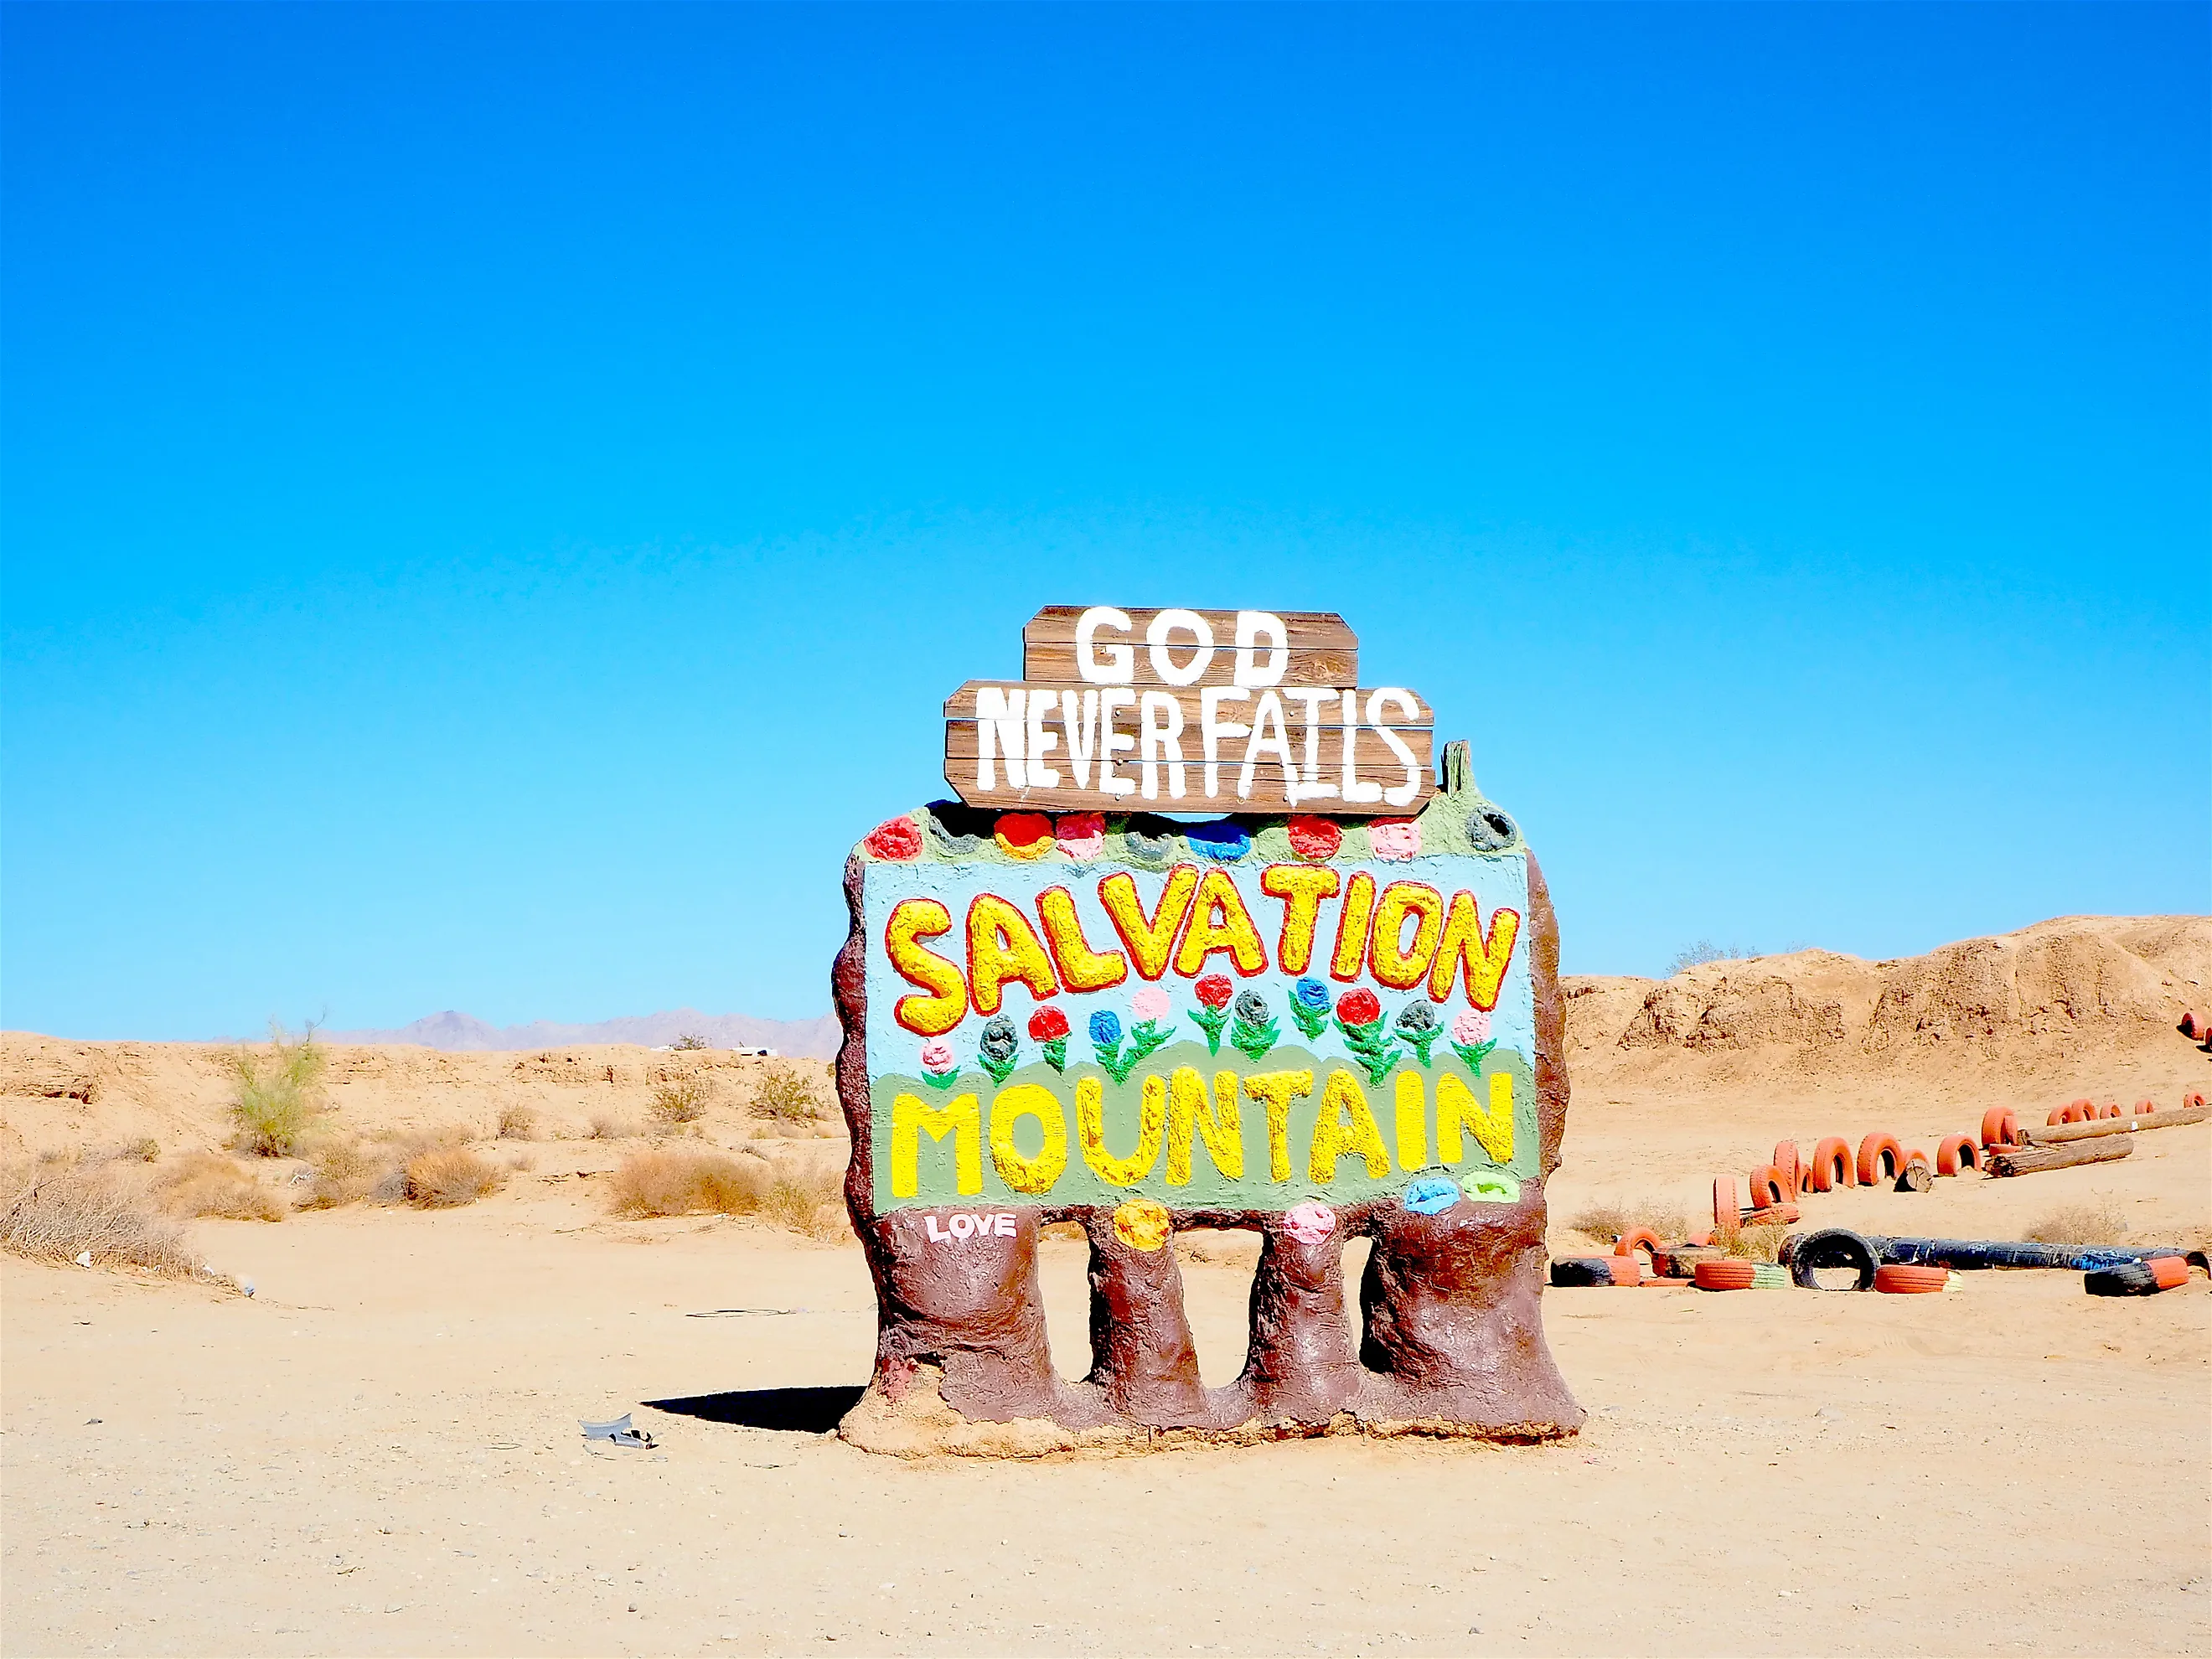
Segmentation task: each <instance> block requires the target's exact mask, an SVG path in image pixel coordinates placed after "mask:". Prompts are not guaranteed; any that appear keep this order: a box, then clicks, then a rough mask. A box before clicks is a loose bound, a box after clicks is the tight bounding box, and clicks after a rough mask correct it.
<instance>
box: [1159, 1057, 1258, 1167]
mask: <svg viewBox="0 0 2212 1659" xmlns="http://www.w3.org/2000/svg"><path fill="white" fill-rule="evenodd" d="M1194 1130H1195V1131H1196V1132H1197V1137H1198V1139H1202V1140H1204V1141H1205V1142H1206V1155H1207V1156H1208V1157H1209V1158H1212V1160H1213V1167H1214V1168H1215V1169H1217V1170H1220V1171H1221V1173H1222V1174H1223V1175H1225V1176H1227V1177H1228V1178H1229V1179H1230V1180H1231V1181H1238V1180H1242V1179H1243V1175H1244V1133H1243V1122H1242V1121H1241V1120H1240V1119H1239V1117H1238V1115H1237V1073H1234V1072H1216V1073H1214V1074H1213V1103H1212V1105H1208V1104H1207V1103H1206V1080H1205V1079H1203V1078H1201V1077H1200V1076H1199V1074H1198V1068H1197V1067H1196V1066H1176V1068H1175V1073H1174V1075H1172V1076H1171V1077H1170V1078H1169V1079H1168V1185H1169V1186H1170V1187H1187V1186H1188V1185H1189V1184H1190V1165H1191V1141H1192V1132H1193V1131H1194Z"/></svg>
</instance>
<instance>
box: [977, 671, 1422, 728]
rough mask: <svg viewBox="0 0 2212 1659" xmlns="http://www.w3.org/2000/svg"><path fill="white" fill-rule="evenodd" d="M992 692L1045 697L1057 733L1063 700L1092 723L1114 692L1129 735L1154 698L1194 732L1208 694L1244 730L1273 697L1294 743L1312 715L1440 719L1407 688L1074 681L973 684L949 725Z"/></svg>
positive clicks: (1380, 721) (1324, 722)
mask: <svg viewBox="0 0 2212 1659" xmlns="http://www.w3.org/2000/svg"><path fill="white" fill-rule="evenodd" d="M986 689H991V690H997V691H999V692H1000V693H1006V692H1012V691H1020V692H1023V693H1024V694H1025V695H1027V696H1034V695H1035V694H1036V693H1038V692H1042V693H1043V694H1044V695H1045V696H1047V697H1048V698H1049V699H1051V700H1052V702H1053V704H1054V712H1053V713H1052V714H1048V715H1047V716H1046V717H1045V718H1046V719H1047V720H1049V721H1050V722H1051V724H1052V725H1053V726H1054V727H1055V728H1058V727H1060V726H1063V725H1064V724H1065V723H1066V722H1065V717H1064V712H1065V708H1066V705H1065V704H1064V703H1063V702H1062V701H1061V699H1062V697H1063V696H1064V695H1065V694H1068V693H1073V695H1074V697H1075V708H1076V711H1077V717H1078V718H1079V719H1088V718H1095V716H1091V715H1089V714H1086V713H1085V710H1086V709H1087V708H1088V707H1089V705H1088V704H1086V703H1085V698H1086V697H1091V698H1100V699H1103V696H1104V695H1105V694H1106V693H1108V692H1111V693H1112V694H1113V696H1114V699H1115V704H1114V706H1115V710H1116V714H1115V723H1116V725H1117V726H1118V727H1119V729H1121V730H1122V731H1125V732H1133V731H1135V730H1136V729H1137V723H1138V718H1139V717H1138V708H1139V699H1140V698H1143V697H1148V696H1149V697H1172V698H1174V699H1175V702H1176V708H1178V709H1180V710H1181V711H1182V723H1183V730H1184V731H1185V732H1196V731H1198V730H1199V729H1200V725H1201V724H1202V722H1203V721H1204V720H1205V713H1206V702H1207V701H1208V696H1207V694H1208V693H1209V692H1210V693H1211V694H1212V698H1211V700H1212V702H1213V704H1214V708H1215V714H1214V718H1215V719H1216V720H1226V721H1233V722H1236V723H1238V724H1241V725H1249V724H1250V723H1251V721H1252V719H1253V717H1254V716H1255V714H1258V712H1259V711H1260V708H1261V703H1262V699H1263V698H1266V697H1269V696H1272V698H1273V705H1272V706H1273V708H1277V709H1279V710H1280V711H1281V714H1282V718H1283V723H1284V725H1285V727H1286V728H1287V729H1288V731H1289V732H1290V734H1291V738H1292V739H1293V740H1294V741H1295V740H1297V739H1298V738H1299V735H1300V733H1302V732H1304V729H1305V726H1306V720H1307V717H1308V711H1309V710H1310V711H1311V715H1312V720H1313V723H1314V724H1315V725H1316V726H1327V727H1335V726H1346V725H1359V726H1391V727H1393V728H1398V729H1411V728H1416V727H1420V726H1434V725H1435V724H1436V719H1437V715H1436V710H1434V709H1433V708H1430V707H1429V705H1428V703H1427V702H1425V701H1424V700H1423V699H1422V697H1421V696H1420V694H1419V693H1418V692H1416V691H1412V690H1407V688H1405V687H1403V686H1352V685H1350V684H1346V685H1344V686H1340V687H1336V688H1333V689H1334V690H1335V693H1336V695H1335V696H1332V697H1327V698H1323V697H1318V696H1315V695H1313V694H1314V693H1315V692H1316V691H1319V690H1322V689H1324V688H1322V687H1319V686H1315V687H1306V688H1301V687H1295V686H1268V687H1264V688H1259V689H1248V688H1246V687H1243V686H1200V685H1181V686H1176V685H1107V686H1099V685H1084V684H1079V683H1077V682H1074V681H1071V680H1044V681H1030V680H1023V681H1009V680H969V682H968V683H967V684H964V685H963V686H962V687H961V688H960V689H959V690H957V691H955V692H954V693H953V694H952V695H951V696H949V697H947V698H946V699H945V719H947V720H975V698H976V694H977V693H978V692H980V691H982V690H986ZM1346 690H1349V691H1350V692H1351V693H1352V696H1353V697H1354V698H1355V699H1356V700H1357V701H1356V702H1355V704H1354V708H1355V709H1356V711H1357V712H1356V713H1355V714H1354V715H1353V718H1352V720H1346V719H1345V716H1344V693H1345V692H1346ZM1378 691H1380V692H1382V693H1383V694H1384V695H1383V696H1382V698H1381V699H1380V700H1379V701H1378V700H1377V698H1376V693H1377V692H1378ZM1370 716H1371V718H1370Z"/></svg>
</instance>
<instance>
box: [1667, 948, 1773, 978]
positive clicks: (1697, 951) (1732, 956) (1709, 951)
mask: <svg viewBox="0 0 2212 1659" xmlns="http://www.w3.org/2000/svg"><path fill="white" fill-rule="evenodd" d="M1758 954H1759V952H1758V951H1757V950H1755V949H1753V948H1752V947H1750V946H1747V945H1716V944H1714V943H1713V942H1712V940H1711V939H1699V941H1698V942H1697V943H1696V944H1695V945H1687V946H1685V947H1684V948H1683V949H1681V950H1680V951H1676V952H1674V960H1673V961H1672V962H1670V963H1668V964H1667V976H1668V978H1669V979H1672V978H1673V977H1674V975H1677V974H1679V973H1680V972H1681V971H1682V970H1683V969H1686V968H1701V967H1703V966H1704V965H1705V963H1709V962H1743V961H1746V960H1747V959H1749V958H1750V957H1755V956H1757V955H1758Z"/></svg>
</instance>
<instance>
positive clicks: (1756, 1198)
mask: <svg viewBox="0 0 2212 1659" xmlns="http://www.w3.org/2000/svg"><path fill="white" fill-rule="evenodd" d="M1794 1197H1796V1194H1794V1193H1792V1192H1791V1191H1790V1178H1789V1176H1785V1175H1784V1174H1783V1173H1782V1171H1781V1170H1778V1169H1777V1168H1775V1167H1774V1165H1772V1164H1765V1165H1763V1166H1762V1167H1760V1168H1759V1169H1756V1170H1753V1171H1752V1172H1751V1207H1752V1208H1753V1209H1754V1210H1765V1209H1771V1208H1773V1207H1774V1206H1777V1205H1782V1204H1787V1203H1788V1202H1789V1201H1790V1200H1791V1199H1792V1198H1794Z"/></svg>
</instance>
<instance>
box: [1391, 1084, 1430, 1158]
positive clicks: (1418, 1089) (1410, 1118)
mask: <svg viewBox="0 0 2212 1659" xmlns="http://www.w3.org/2000/svg"><path fill="white" fill-rule="evenodd" d="M1397 1129H1398V1167H1399V1168H1400V1169H1401V1170H1408V1171H1411V1170H1425V1169H1427V1168H1428V1167H1429V1091H1428V1088H1427V1085H1425V1084H1424V1083H1423V1082H1422V1081H1421V1074H1420V1073H1419V1072H1401V1073H1398V1123H1397Z"/></svg>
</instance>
